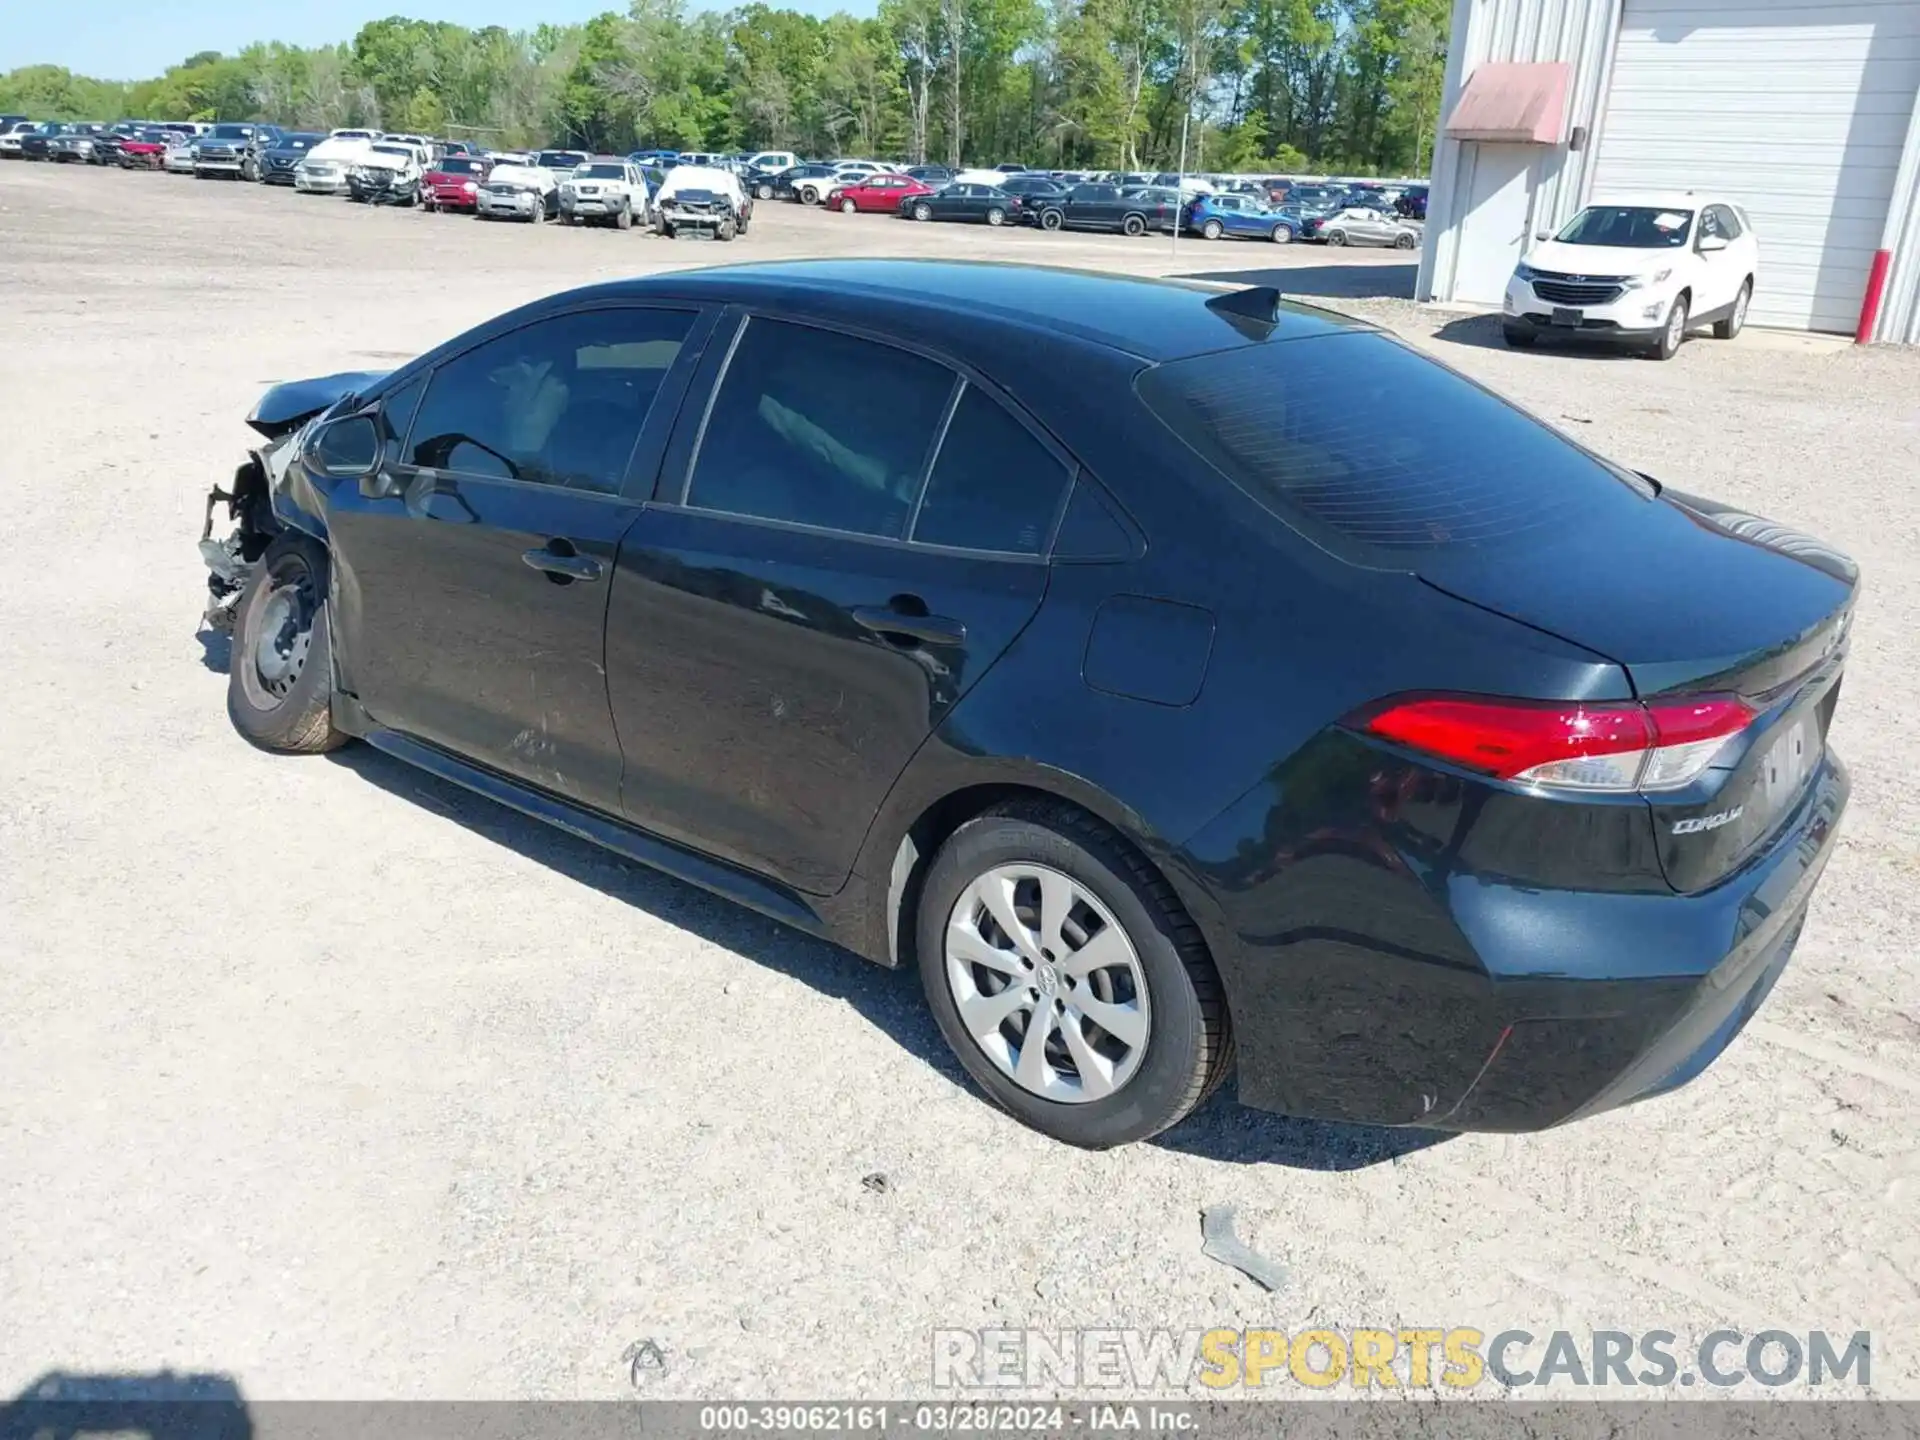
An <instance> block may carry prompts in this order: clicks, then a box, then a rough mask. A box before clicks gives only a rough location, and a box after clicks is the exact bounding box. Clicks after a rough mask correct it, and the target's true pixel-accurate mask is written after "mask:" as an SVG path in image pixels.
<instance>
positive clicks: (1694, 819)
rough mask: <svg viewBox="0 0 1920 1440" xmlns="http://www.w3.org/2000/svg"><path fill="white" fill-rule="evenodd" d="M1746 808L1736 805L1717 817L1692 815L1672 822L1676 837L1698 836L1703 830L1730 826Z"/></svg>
mask: <svg viewBox="0 0 1920 1440" xmlns="http://www.w3.org/2000/svg"><path fill="white" fill-rule="evenodd" d="M1746 808H1747V807H1746V806H1744V805H1736V806H1734V807H1733V809H1731V810H1722V811H1721V812H1720V813H1719V814H1717V815H1694V816H1691V817H1689V818H1688V819H1685V820H1676V821H1674V822H1673V833H1674V834H1676V835H1698V834H1699V833H1700V832H1701V831H1703V830H1718V829H1719V828H1720V827H1721V826H1722V825H1731V824H1732V823H1733V822H1734V821H1736V820H1738V819H1739V818H1740V812H1741V811H1742V810H1744V809H1746Z"/></svg>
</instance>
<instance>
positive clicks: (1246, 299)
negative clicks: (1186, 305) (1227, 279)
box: [1207, 285, 1280, 325]
mask: <svg viewBox="0 0 1920 1440" xmlns="http://www.w3.org/2000/svg"><path fill="white" fill-rule="evenodd" d="M1207 308H1208V309H1209V310H1217V311H1219V312H1220V313H1221V314H1223V315H1244V316H1246V317H1247V318H1248V319H1249V320H1264V321H1265V322H1266V323H1267V324H1269V325H1272V324H1275V323H1276V322H1277V321H1278V319H1279V315H1280V292H1279V291H1278V290H1276V289H1275V288H1274V287H1273V286H1271V285H1256V286H1254V287H1253V288H1252V289H1251V290H1235V291H1232V292H1231V293H1229V294H1226V295H1216V296H1214V297H1213V298H1212V299H1211V300H1209V301H1207Z"/></svg>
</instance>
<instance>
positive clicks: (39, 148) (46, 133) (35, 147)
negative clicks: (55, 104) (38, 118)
mask: <svg viewBox="0 0 1920 1440" xmlns="http://www.w3.org/2000/svg"><path fill="white" fill-rule="evenodd" d="M72 128H73V127H72V126H70V125H66V124H63V123H62V122H60V121H58V120H49V121H47V122H46V123H45V124H42V125H37V126H35V127H34V128H33V129H31V130H28V131H25V132H23V133H22V134H21V136H20V158H21V159H22V160H51V159H52V158H53V142H54V141H55V140H57V139H59V138H60V137H61V136H62V135H65V134H66V133H67V131H68V130H70V129H72Z"/></svg>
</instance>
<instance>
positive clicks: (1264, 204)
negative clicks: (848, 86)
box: [758, 165, 1424, 250]
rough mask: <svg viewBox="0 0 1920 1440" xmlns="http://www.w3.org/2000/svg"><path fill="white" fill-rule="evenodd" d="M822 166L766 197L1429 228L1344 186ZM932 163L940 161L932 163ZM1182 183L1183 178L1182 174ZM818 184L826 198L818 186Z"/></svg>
mask: <svg viewBox="0 0 1920 1440" xmlns="http://www.w3.org/2000/svg"><path fill="white" fill-rule="evenodd" d="M819 168H820V167H817V166H806V165H803V166H798V167H796V172H798V173H783V174H781V175H779V176H775V177H771V178H770V179H768V180H766V181H765V182H763V183H762V185H761V186H760V189H759V192H758V193H760V194H761V195H762V198H766V197H768V196H776V197H781V196H784V197H785V198H788V199H792V200H795V201H797V202H799V203H802V204H807V203H819V204H822V205H825V206H827V207H828V208H830V209H835V210H839V211H842V212H843V213H845V214H848V215H856V214H860V213H862V212H869V213H880V214H893V215H898V216H900V217H902V218H904V219H909V220H918V221H935V220H948V221H963V222H972V223H977V224H986V225H994V226H1000V225H1031V226H1035V227H1037V228H1039V229H1042V230H1089V231H1108V232H1116V233H1119V234H1122V235H1145V234H1148V233H1149V232H1157V233H1160V234H1167V233H1171V232H1172V231H1174V230H1176V229H1178V230H1179V231H1180V232H1181V233H1183V234H1194V235H1199V236H1201V237H1203V238H1205V239H1208V240H1226V239H1257V240H1269V241H1272V242H1273V243H1275V244H1280V245H1285V244H1289V243H1291V242H1292V241H1295V240H1306V241H1324V242H1325V243H1327V244H1329V245H1388V246H1393V247H1395V248H1397V249H1402V250H1413V249H1417V248H1418V247H1419V245H1420V243H1421V241H1422V239H1423V235H1424V227H1423V225H1422V224H1421V222H1419V221H1417V220H1410V219H1407V218H1405V217H1403V216H1400V215H1397V214H1395V213H1394V212H1393V211H1392V210H1391V209H1390V208H1388V206H1387V205H1386V204H1385V203H1384V202H1381V201H1378V200H1375V199H1372V198H1370V197H1364V196H1359V195H1348V194H1341V195H1339V196H1337V197H1331V196H1330V197H1328V198H1327V199H1325V200H1324V201H1323V200H1322V199H1321V197H1319V196H1313V197H1311V198H1308V197H1303V198H1302V200H1301V201H1300V202H1299V203H1298V204H1294V205H1285V204H1282V205H1275V204H1272V203H1270V202H1269V201H1268V200H1267V199H1265V198H1264V197H1263V196H1261V195H1259V194H1257V193H1249V192H1245V191H1238V190H1232V191H1230V190H1189V189H1186V188H1184V187H1183V186H1182V185H1180V184H1169V185H1161V184H1140V185H1130V184H1125V185H1123V184H1116V183H1112V182H1109V181H1085V182H1080V183H1075V184H1067V183H1065V182H1063V181H1061V180H1058V179H1055V178H1054V177H1052V176H1043V175H1038V174H1032V173H1026V174H995V173H993V172H968V171H961V172H958V173H947V174H941V175H926V174H921V175H916V174H914V173H912V172H911V171H873V172H869V171H865V170H843V171H838V172H832V173H828V174H825V175H821V174H818V173H816V172H817V171H818V169H819ZM923 168H932V167H923ZM1173 178H1174V179H1175V180H1176V181H1178V180H1179V179H1180V177H1178V176H1176V177H1173ZM814 191H818V192H820V193H819V198H818V201H817V202H815V201H812V200H810V198H809V196H810V192H814Z"/></svg>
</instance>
